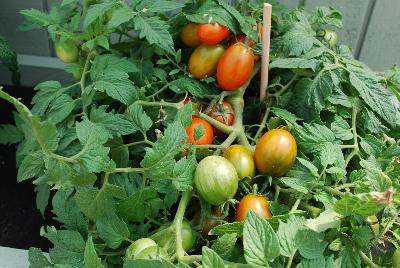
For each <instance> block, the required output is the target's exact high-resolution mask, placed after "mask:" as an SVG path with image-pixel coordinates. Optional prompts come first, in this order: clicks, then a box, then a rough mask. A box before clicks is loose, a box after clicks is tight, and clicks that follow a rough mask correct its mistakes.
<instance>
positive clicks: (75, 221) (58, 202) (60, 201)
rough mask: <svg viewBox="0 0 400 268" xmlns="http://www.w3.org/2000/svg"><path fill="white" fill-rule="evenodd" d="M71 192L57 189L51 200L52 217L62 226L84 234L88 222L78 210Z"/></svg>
mask: <svg viewBox="0 0 400 268" xmlns="http://www.w3.org/2000/svg"><path fill="white" fill-rule="evenodd" d="M71 194H72V191H71V190H69V191H63V190H58V191H57V192H56V194H55V195H54V197H53V201H52V205H53V209H52V212H53V214H54V215H55V217H54V219H55V220H56V221H58V222H60V223H61V226H62V227H65V228H67V229H69V230H72V231H78V232H80V233H81V234H82V235H86V234H87V230H88V224H89V222H88V220H87V219H86V218H85V217H84V216H83V214H82V213H81V211H80V210H79V207H78V205H77V204H76V202H75V199H74V198H73V197H72V196H71Z"/></svg>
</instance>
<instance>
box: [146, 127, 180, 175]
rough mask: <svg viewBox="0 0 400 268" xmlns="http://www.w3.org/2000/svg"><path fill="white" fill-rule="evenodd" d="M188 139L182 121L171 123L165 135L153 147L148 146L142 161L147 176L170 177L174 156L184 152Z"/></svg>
mask: <svg viewBox="0 0 400 268" xmlns="http://www.w3.org/2000/svg"><path fill="white" fill-rule="evenodd" d="M186 139H187V137H186V132H185V129H184V128H183V126H182V125H181V123H179V122H173V123H171V124H169V125H168V127H167V129H166V130H165V133H164V136H163V137H161V138H160V139H159V140H157V142H156V143H155V144H154V146H153V148H146V155H145V156H144V158H143V160H142V162H141V163H140V165H141V166H142V167H143V168H145V174H146V176H148V177H150V178H154V179H157V178H159V179H162V178H168V177H170V175H171V173H172V171H173V167H174V166H175V159H174V157H175V156H176V155H177V154H178V153H180V152H182V150H183V149H182V147H183V144H184V143H185V142H186Z"/></svg>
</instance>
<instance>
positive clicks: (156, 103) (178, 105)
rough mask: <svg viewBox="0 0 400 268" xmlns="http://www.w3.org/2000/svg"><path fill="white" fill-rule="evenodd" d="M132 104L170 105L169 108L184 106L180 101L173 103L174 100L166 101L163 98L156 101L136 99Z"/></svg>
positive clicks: (148, 105) (147, 105)
mask: <svg viewBox="0 0 400 268" xmlns="http://www.w3.org/2000/svg"><path fill="white" fill-rule="evenodd" d="M134 104H137V105H141V106H146V107H170V108H174V109H180V108H182V107H183V106H184V103H183V102H182V101H181V102H178V103H175V102H166V101H164V100H161V101H157V102H152V101H143V100H138V101H135V102H134Z"/></svg>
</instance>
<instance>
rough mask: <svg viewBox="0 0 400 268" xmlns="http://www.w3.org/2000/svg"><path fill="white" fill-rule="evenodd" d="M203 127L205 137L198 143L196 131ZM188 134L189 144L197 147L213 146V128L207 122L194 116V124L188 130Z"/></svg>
mask: <svg viewBox="0 0 400 268" xmlns="http://www.w3.org/2000/svg"><path fill="white" fill-rule="evenodd" d="M200 125H201V126H203V130H204V135H203V136H202V137H201V138H200V139H198V140H197V141H196V142H195V141H194V131H195V129H196V128H197V127H199V126H200ZM186 134H187V136H188V141H187V143H188V144H197V145H206V144H212V142H213V138H214V131H213V127H212V126H211V124H210V123H208V122H207V121H206V120H204V119H202V118H199V117H196V116H193V117H192V124H191V125H190V126H189V127H188V128H186Z"/></svg>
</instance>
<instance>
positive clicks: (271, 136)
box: [254, 129, 297, 177]
mask: <svg viewBox="0 0 400 268" xmlns="http://www.w3.org/2000/svg"><path fill="white" fill-rule="evenodd" d="M296 156H297V143H296V140H295V139H294V137H293V136H292V134H290V132H289V131H287V130H284V129H273V130H270V131H268V132H267V133H265V134H264V135H263V136H262V137H261V139H260V140H259V141H258V142H257V145H256V151H255V154H254V160H255V163H256V167H257V170H258V171H259V172H261V173H263V174H266V175H269V176H274V177H279V176H282V175H284V174H285V173H286V172H288V171H289V169H291V168H292V166H293V164H294V162H295V161H296Z"/></svg>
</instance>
